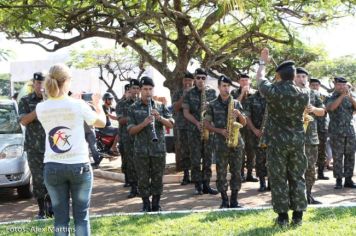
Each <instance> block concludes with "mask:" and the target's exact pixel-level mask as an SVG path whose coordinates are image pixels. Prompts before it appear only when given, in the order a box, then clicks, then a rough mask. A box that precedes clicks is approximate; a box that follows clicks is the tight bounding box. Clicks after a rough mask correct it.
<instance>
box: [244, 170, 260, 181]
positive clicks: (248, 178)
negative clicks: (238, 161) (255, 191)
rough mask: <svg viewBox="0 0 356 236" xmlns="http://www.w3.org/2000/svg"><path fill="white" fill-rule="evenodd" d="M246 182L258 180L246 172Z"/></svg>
mask: <svg viewBox="0 0 356 236" xmlns="http://www.w3.org/2000/svg"><path fill="white" fill-rule="evenodd" d="M246 182H258V179H257V178H255V177H254V176H253V175H252V173H251V172H247V177H246Z"/></svg>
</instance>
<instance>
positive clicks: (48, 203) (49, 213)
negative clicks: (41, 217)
mask: <svg viewBox="0 0 356 236" xmlns="http://www.w3.org/2000/svg"><path fill="white" fill-rule="evenodd" d="M45 212H46V217H48V218H52V217H53V216H54V212H53V207H52V201H51V198H50V196H49V194H48V193H47V194H46V196H45Z"/></svg>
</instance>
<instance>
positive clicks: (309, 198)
mask: <svg viewBox="0 0 356 236" xmlns="http://www.w3.org/2000/svg"><path fill="white" fill-rule="evenodd" d="M307 201H308V204H311V205H317V204H321V202H319V201H317V200H315V199H314V197H313V195H312V194H311V189H310V190H308V191H307Z"/></svg>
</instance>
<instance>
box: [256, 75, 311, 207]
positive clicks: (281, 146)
mask: <svg viewBox="0 0 356 236" xmlns="http://www.w3.org/2000/svg"><path fill="white" fill-rule="evenodd" d="M259 90H260V92H261V94H262V96H264V97H265V98H266V101H267V104H268V119H267V120H268V122H267V124H266V128H265V129H266V131H267V133H268V137H267V138H266V142H267V145H268V148H267V169H268V175H269V179H270V181H271V191H272V205H273V209H274V211H275V212H277V213H286V212H288V210H289V209H292V210H294V211H303V210H305V209H306V207H307V201H306V196H305V181H304V173H305V170H306V168H307V158H306V156H305V154H304V136H305V135H304V128H303V112H304V109H305V107H306V106H307V104H308V100H309V95H308V91H306V90H304V89H300V88H298V87H296V86H295V85H294V83H293V81H280V82H276V83H274V84H272V83H270V82H269V81H268V80H267V79H262V80H261V81H260V82H259Z"/></svg>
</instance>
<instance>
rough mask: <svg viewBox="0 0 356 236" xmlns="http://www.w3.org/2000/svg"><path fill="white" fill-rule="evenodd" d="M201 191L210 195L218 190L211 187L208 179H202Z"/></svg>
mask: <svg viewBox="0 0 356 236" xmlns="http://www.w3.org/2000/svg"><path fill="white" fill-rule="evenodd" d="M203 193H204V194H208V193H209V194H212V195H216V194H218V193H219V192H218V191H217V190H216V189H213V188H211V187H210V184H209V181H204V182H203Z"/></svg>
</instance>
